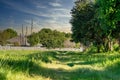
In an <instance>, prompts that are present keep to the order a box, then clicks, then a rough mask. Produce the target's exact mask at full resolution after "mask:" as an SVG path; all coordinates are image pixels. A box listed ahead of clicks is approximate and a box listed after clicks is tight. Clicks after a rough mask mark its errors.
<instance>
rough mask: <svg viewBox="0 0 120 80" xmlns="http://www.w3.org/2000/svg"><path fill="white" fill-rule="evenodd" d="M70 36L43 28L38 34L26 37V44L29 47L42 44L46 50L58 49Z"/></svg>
mask: <svg viewBox="0 0 120 80" xmlns="http://www.w3.org/2000/svg"><path fill="white" fill-rule="evenodd" d="M70 35H71V34H66V33H63V32H59V31H56V30H51V29H47V28H44V29H42V30H40V31H39V32H38V33H34V34H32V35H30V36H28V42H29V43H30V45H31V46H34V45H37V44H42V46H43V47H47V48H60V47H63V44H64V40H66V38H68V37H70Z"/></svg>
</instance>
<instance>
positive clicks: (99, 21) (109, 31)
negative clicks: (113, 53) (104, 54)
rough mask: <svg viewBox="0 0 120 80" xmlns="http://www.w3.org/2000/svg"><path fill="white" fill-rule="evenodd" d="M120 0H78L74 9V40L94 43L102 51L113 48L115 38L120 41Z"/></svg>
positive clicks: (72, 21)
mask: <svg viewBox="0 0 120 80" xmlns="http://www.w3.org/2000/svg"><path fill="white" fill-rule="evenodd" d="M119 4H120V1H119V0H95V4H93V2H90V1H89V0H77V1H76V2H75V6H74V7H73V9H72V12H71V13H72V19H71V24H72V32H73V35H72V37H73V40H74V41H76V42H81V43H83V44H87V43H92V44H93V45H94V46H96V47H97V48H98V52H99V51H100V48H101V46H102V47H103V50H104V51H109V50H112V42H113V40H114V39H118V40H119V41H120V38H119V37H120V5H119Z"/></svg>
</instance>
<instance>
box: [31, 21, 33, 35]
mask: <svg viewBox="0 0 120 80" xmlns="http://www.w3.org/2000/svg"><path fill="white" fill-rule="evenodd" d="M32 33H33V19H32V20H31V34H32Z"/></svg>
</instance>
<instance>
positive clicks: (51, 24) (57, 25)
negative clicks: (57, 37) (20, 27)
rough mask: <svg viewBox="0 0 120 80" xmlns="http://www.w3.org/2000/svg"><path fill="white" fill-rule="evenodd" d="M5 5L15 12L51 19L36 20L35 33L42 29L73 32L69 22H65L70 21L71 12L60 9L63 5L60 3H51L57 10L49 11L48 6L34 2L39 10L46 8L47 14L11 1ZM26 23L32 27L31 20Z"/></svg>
mask: <svg viewBox="0 0 120 80" xmlns="http://www.w3.org/2000/svg"><path fill="white" fill-rule="evenodd" d="M4 3H6V4H7V5H9V6H10V8H12V9H15V10H18V11H21V12H24V13H28V14H32V15H35V16H39V17H41V16H42V17H47V18H49V19H47V20H42V19H39V18H37V19H35V20H34V30H35V31H39V30H40V29H41V28H51V29H57V30H59V31H64V32H70V30H71V25H70V24H69V20H68V22H64V18H67V19H68V18H70V17H71V15H70V10H69V9H66V8H60V6H62V5H61V4H60V3H58V2H54V3H51V2H50V3H49V4H50V5H51V6H53V7H55V8H50V9H47V6H44V5H42V4H40V3H35V2H34V6H36V7H37V8H46V9H45V10H47V12H46V13H44V12H41V10H39V9H32V8H29V7H25V6H23V5H20V4H18V3H13V2H10V1H4ZM57 7H59V8H57ZM60 18H62V19H63V20H62V22H61V21H60V20H59V19H60ZM25 23H26V24H27V26H30V25H31V24H30V23H31V20H25Z"/></svg>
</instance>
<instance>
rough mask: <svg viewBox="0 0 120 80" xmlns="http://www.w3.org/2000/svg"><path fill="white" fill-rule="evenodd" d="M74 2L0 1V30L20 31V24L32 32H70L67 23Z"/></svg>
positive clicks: (43, 0) (69, 26)
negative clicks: (32, 29)
mask: <svg viewBox="0 0 120 80" xmlns="http://www.w3.org/2000/svg"><path fill="white" fill-rule="evenodd" d="M73 5H74V0H0V29H5V28H14V29H15V30H16V31H18V32H20V31H21V26H22V24H23V25H24V27H26V26H28V28H29V29H30V26H31V19H33V23H34V31H39V30H40V29H42V28H51V29H57V30H59V31H64V32H70V31H71V25H70V23H69V21H70V18H71V15H70V11H71V9H72V8H73Z"/></svg>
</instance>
